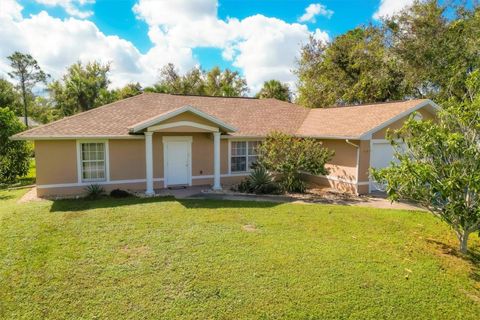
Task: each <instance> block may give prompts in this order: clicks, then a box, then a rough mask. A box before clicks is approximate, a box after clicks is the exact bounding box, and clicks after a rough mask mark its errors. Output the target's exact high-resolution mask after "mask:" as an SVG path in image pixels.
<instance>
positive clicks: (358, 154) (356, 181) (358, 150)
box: [345, 139, 360, 195]
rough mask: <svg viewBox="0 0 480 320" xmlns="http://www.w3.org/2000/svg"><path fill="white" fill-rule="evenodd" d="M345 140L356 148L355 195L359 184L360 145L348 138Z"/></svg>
mask: <svg viewBox="0 0 480 320" xmlns="http://www.w3.org/2000/svg"><path fill="white" fill-rule="evenodd" d="M345 142H346V143H347V144H349V145H351V146H353V147H355V148H357V163H356V164H357V174H356V176H355V185H356V189H357V195H358V188H359V185H358V177H359V176H360V146H359V145H358V144H355V143H353V142H351V141H350V140H349V139H345Z"/></svg>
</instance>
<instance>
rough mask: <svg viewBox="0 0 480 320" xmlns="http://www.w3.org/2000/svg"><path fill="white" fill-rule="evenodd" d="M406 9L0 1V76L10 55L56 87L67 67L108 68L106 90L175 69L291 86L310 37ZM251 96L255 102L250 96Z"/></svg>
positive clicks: (349, 2) (395, 1) (328, 35)
mask: <svg viewBox="0 0 480 320" xmlns="http://www.w3.org/2000/svg"><path fill="white" fill-rule="evenodd" d="M411 2H412V0H322V1H303V0H257V1H253V0H223V1H222V0H220V1H217V0H175V1H167V0H1V2H0V30H5V31H2V33H3V34H2V39H3V40H0V55H1V56H0V76H2V74H3V75H5V74H6V72H7V71H8V65H7V63H6V61H5V57H6V56H7V55H9V54H10V53H11V51H13V50H20V51H24V52H29V53H31V54H32V55H33V56H34V57H35V58H36V59H37V60H38V61H39V63H40V64H41V66H42V67H43V68H44V69H46V71H47V72H49V73H51V74H52V75H53V76H54V77H59V76H61V74H63V72H64V70H65V68H66V67H67V66H68V65H70V64H71V63H73V62H75V61H78V60H81V61H85V62H86V61H91V60H100V61H103V62H110V63H111V64H112V82H113V83H112V86H120V85H124V84H125V83H128V82H131V81H138V82H140V83H142V84H143V85H149V84H151V83H153V82H154V81H155V80H156V79H157V78H158V69H159V68H161V67H162V66H163V65H164V64H166V63H168V62H173V63H174V64H175V65H176V66H177V67H178V69H179V70H180V71H181V72H183V71H186V70H188V69H189V68H191V67H193V66H195V65H201V66H202V67H203V68H205V69H209V68H211V67H213V66H216V65H218V66H220V67H222V68H231V69H235V70H238V71H240V72H241V73H242V74H243V75H244V76H245V77H246V79H247V82H248V84H249V86H250V87H251V88H252V91H254V90H258V88H259V87H260V86H261V84H262V83H263V81H265V80H268V79H270V78H276V79H279V80H281V81H285V82H288V83H290V84H291V85H294V83H295V80H296V79H295V76H294V75H293V74H292V72H291V70H292V68H294V66H295V59H296V58H297V57H298V52H299V49H300V47H301V45H302V43H305V42H306V41H307V39H308V36H309V35H314V36H315V37H317V38H320V39H322V40H324V41H330V40H331V39H333V38H334V37H335V36H337V35H339V34H342V33H344V32H345V31H347V30H349V29H352V28H354V27H356V26H358V25H360V24H368V23H377V22H378V17H379V16H381V15H388V14H391V13H392V12H396V11H398V10H399V9H401V8H403V7H404V6H405V5H408V4H409V3H411ZM252 93H253V92H252Z"/></svg>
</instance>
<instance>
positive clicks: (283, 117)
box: [15, 93, 422, 139]
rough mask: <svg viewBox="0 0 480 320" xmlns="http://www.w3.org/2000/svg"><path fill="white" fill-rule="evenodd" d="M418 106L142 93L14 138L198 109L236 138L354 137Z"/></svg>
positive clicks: (123, 125)
mask: <svg viewBox="0 0 480 320" xmlns="http://www.w3.org/2000/svg"><path fill="white" fill-rule="evenodd" d="M420 102H422V100H411V101H405V102H398V103H388V104H377V105H369V106H356V107H340V108H329V109H313V110H311V109H305V108H303V107H300V106H298V105H295V104H291V103H287V102H283V101H279V100H275V99H252V98H223V97H204V96H183V95H170V94H160V93H144V94H141V95H138V96H135V97H131V98H128V99H124V100H120V101H116V102H114V103H111V104H108V105H105V106H102V107H99V108H96V109H93V110H89V111H86V112H82V113H79V114H76V115H74V116H71V117H67V118H63V119H61V120H58V121H55V122H52V123H49V124H46V125H44V126H40V127H37V128H33V129H30V130H27V131H24V132H22V133H19V134H17V135H16V136H15V138H21V139H39V138H40V139H41V138H43V139H48V138H50V137H55V138H61V137H63V138H68V137H96V136H97V137H99V136H102V137H117V136H118V137H122V136H129V135H130V134H129V127H131V126H133V125H135V124H138V123H141V122H143V121H145V120H147V119H151V118H153V117H156V116H158V115H160V114H163V113H166V112H169V111H172V110H175V109H178V108H181V107H184V106H192V107H194V108H197V109H199V110H201V111H203V112H205V113H208V114H210V115H212V116H213V117H216V118H218V119H220V120H222V121H223V122H225V123H227V124H229V125H231V126H233V127H235V128H237V131H235V132H234V133H232V135H234V136H264V135H266V134H268V133H269V132H271V131H282V132H285V133H290V134H299V135H306V136H316V137H321V136H326V137H328V136H342V137H343V136H348V137H351V136H356V135H360V134H362V133H364V132H365V131H368V130H369V129H371V128H373V127H375V126H376V125H378V124H379V123H381V122H384V121H386V120H388V119H390V118H392V117H395V116H396V115H398V114H400V113H401V112H403V111H405V110H407V109H408V108H411V107H413V106H415V105H418V104H419V103H420Z"/></svg>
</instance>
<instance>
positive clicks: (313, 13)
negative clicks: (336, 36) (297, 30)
mask: <svg viewBox="0 0 480 320" xmlns="http://www.w3.org/2000/svg"><path fill="white" fill-rule="evenodd" d="M332 15H333V11H332V10H330V9H327V7H326V6H325V5H323V4H321V3H312V4H310V5H309V6H308V7H306V8H305V13H304V14H303V15H302V16H301V17H300V18H299V19H298V21H299V22H313V23H315V21H316V17H317V16H324V17H327V18H330V17H331V16H332Z"/></svg>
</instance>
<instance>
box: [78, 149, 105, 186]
mask: <svg viewBox="0 0 480 320" xmlns="http://www.w3.org/2000/svg"><path fill="white" fill-rule="evenodd" d="M105 149H106V148H105V143H104V142H87V143H80V161H81V175H82V181H83V182H91V181H105V180H106V176H107V175H106V161H105V159H106V156H105V153H106V151H105Z"/></svg>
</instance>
